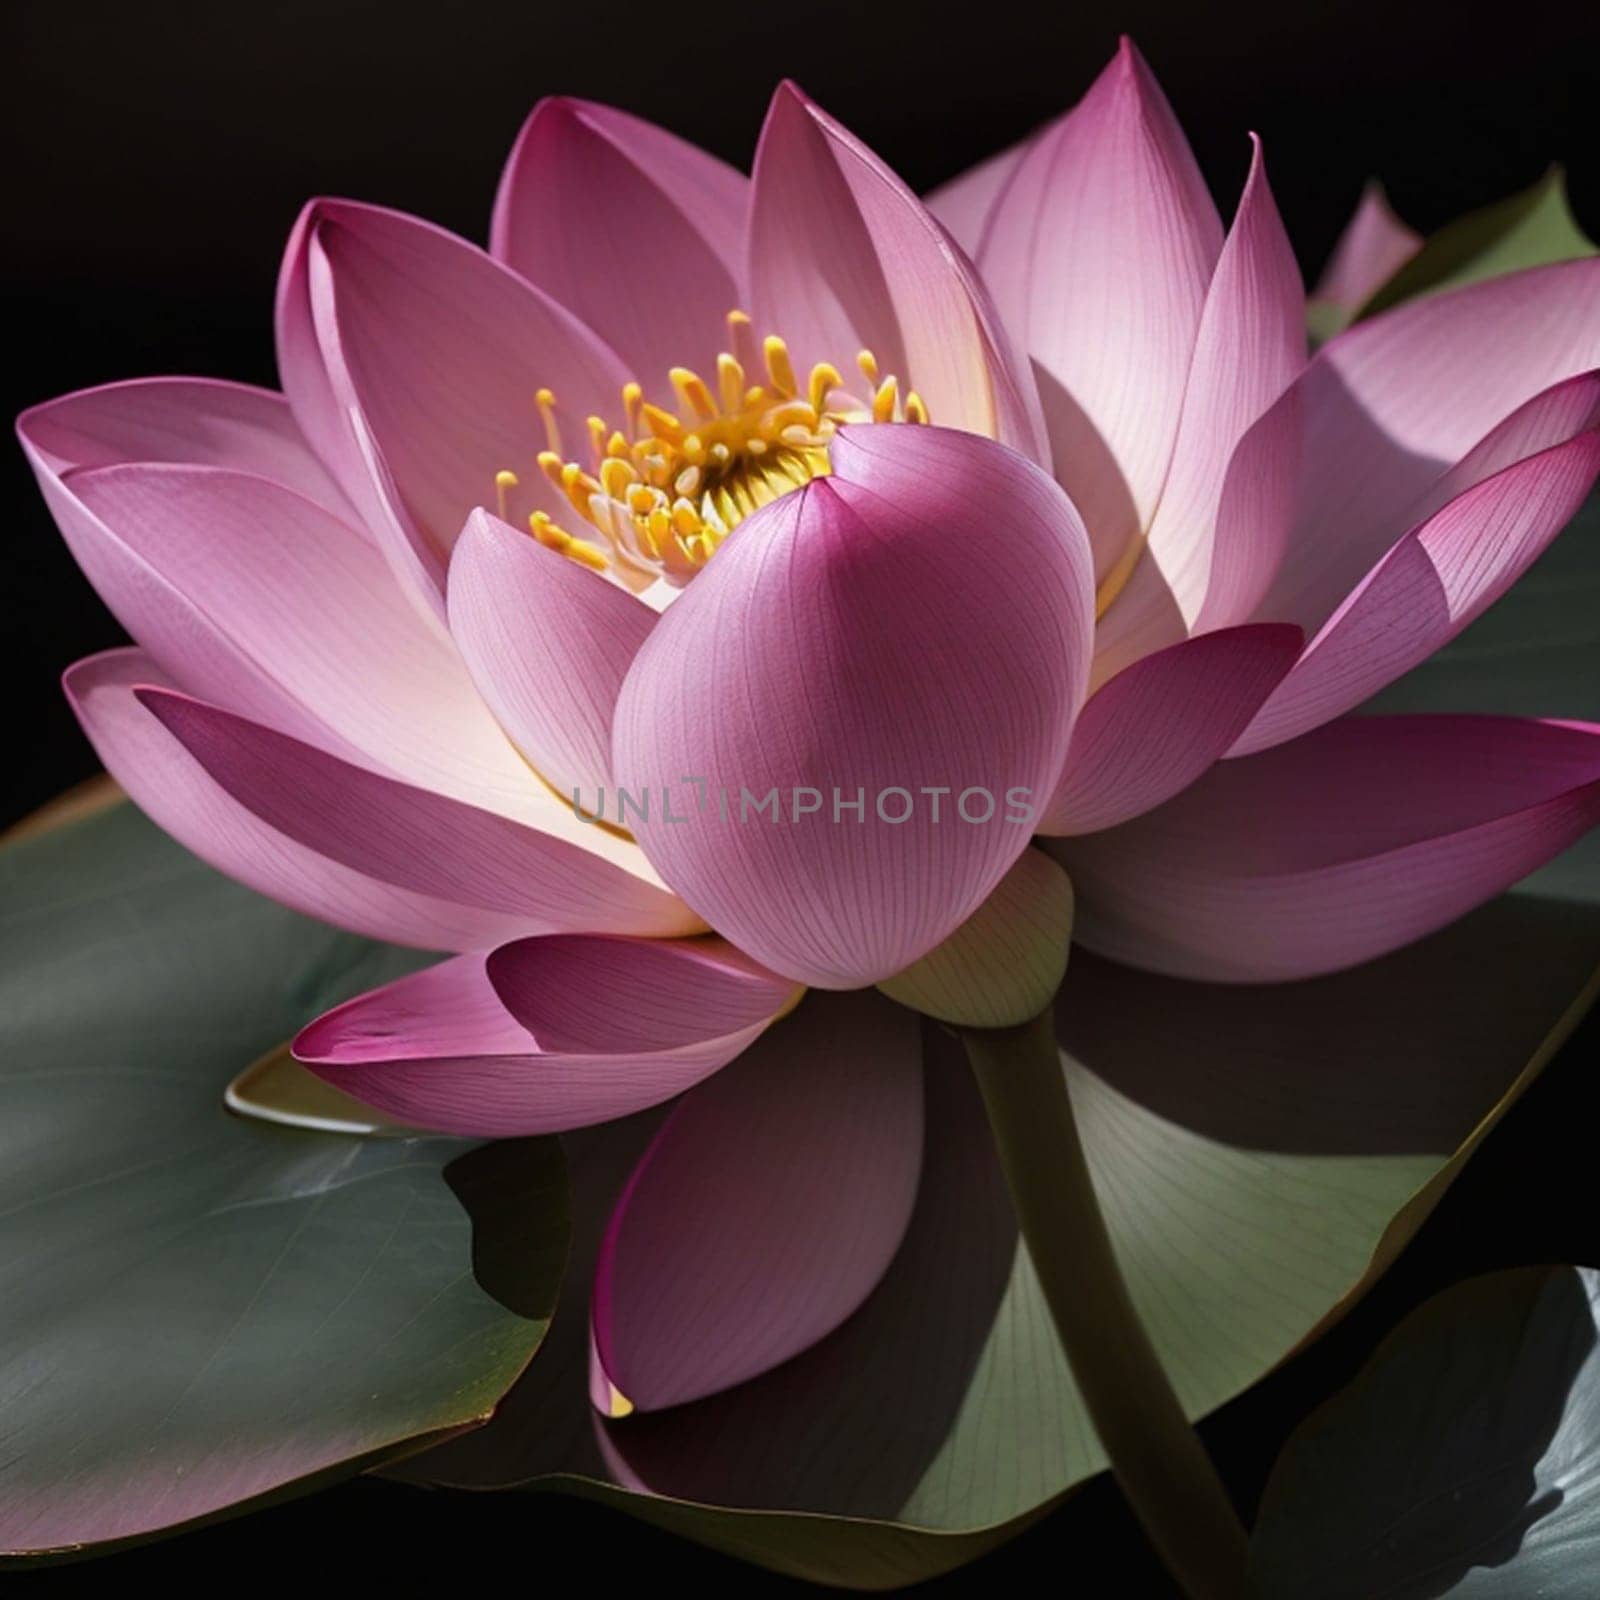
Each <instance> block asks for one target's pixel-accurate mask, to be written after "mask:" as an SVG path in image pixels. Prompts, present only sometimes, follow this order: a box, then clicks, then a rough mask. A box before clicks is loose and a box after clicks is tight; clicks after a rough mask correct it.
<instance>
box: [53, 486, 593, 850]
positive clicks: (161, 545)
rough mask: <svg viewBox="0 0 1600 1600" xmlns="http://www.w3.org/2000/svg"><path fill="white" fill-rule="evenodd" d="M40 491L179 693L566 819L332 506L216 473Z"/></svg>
mask: <svg viewBox="0 0 1600 1600" xmlns="http://www.w3.org/2000/svg"><path fill="white" fill-rule="evenodd" d="M45 489H46V495H47V497H48V498H50V499H51V502H52V506H53V508H54V509H55V510H56V513H57V518H58V520H59V521H60V523H61V526H62V530H63V532H64V533H65V534H66V537H67V540H68V543H69V544H70V545H71V546H72V548H73V551H74V554H76V555H77V556H78V559H79V561H80V563H81V564H82V565H83V567H84V569H85V571H86V572H88V574H89V577H90V579H91V581H92V582H93V583H94V585H95V587H96V588H97V589H98V590H99V591H100V593H101V595H102V597H103V598H104V599H105V601H106V603H107V604H108V605H109V606H110V607H111V609H112V610H113V611H114V612H115V613H116V615H117V618H118V620H119V621H121V622H122V624H123V626H124V627H126V628H127V629H128V631H129V632H130V633H131V634H132V635H133V636H134V638H135V639H136V640H138V642H139V643H140V644H142V645H144V646H145V648H146V649H148V650H149V651H150V652H151V654H152V655H153V656H155V658H156V659H157V660H158V661H160V662H161V664H162V665H163V666H164V667H165V668H166V669H167V671H168V672H169V673H171V674H172V676H173V677H174V678H175V679H176V680H177V681H178V682H179V683H180V684H181V685H182V686H183V687H184V688H186V689H188V690H190V691H191V692H192V693H195V694H199V695H201V696H203V697H205V698H206V699H210V700H216V701H219V702H221V703H223V704H225V705H227V706H229V707H231V708H232V709H234V710H237V711H240V712H243V713H244V714H246V715H248V716H250V717H253V718H255V719H256V720H257V721H264V722H267V723H270V724H271V725H272V726H274V727H278V728H282V729H283V730H284V731H285V732H288V733H293V734H295V735H296V736H297V737H299V738H304V739H309V740H311V741H312V742H313V743H316V744H319V745H322V746H324V747H326V748H331V749H335V750H336V751H337V752H338V753H339V754H341V755H346V756H349V757H351V758H353V759H356V760H358V761H361V762H363V763H365V764H370V765H374V766H377V767H379V768H381V769H383V770H385V771H387V772H389V773H391V774H393V775H394V776H396V777H400V778H404V779H406V780H407V781H408V782H411V783H417V784H421V785H423V786H424V787H427V788H430V789H438V790H441V791H443V792H444V793H447V794H451V795H454V796H455V797H456V798H457V799H463V800H467V801H470V802H472V803H473V804H477V805H484V806H487V807H488V808H490V809H491V810H497V811H504V812H507V813H509V814H511V815H515V816H518V817H520V818H522V819H523V820H527V821H535V820H538V819H540V818H541V817H542V816H543V815H544V814H546V813H549V814H551V817H552V820H551V822H550V823H549V825H550V826H553V827H561V826H563V825H564V819H563V818H562V817H560V816H556V815H554V813H555V812H557V811H559V810H561V809H562V808H556V807H552V806H550V805H549V804H547V802H546V797H544V796H543V795H542V794H541V793H540V788H539V785H538V783H537V782H536V781H535V780H534V779H533V778H532V777H531V776H530V774H529V773H528V771H527V769H526V767H525V766H524V764H523V763H522V762H521V761H520V760H519V759H518V757H517V754H516V752H515V750H513V749H512V748H511V747H510V746H509V745H508V744H507V742H506V739H505V736H504V734H503V733H502V732H501V731H500V729H499V727H498V726H497V725H496V723H495V720H494V718H493V717H492V716H491V715H490V714H489V711H488V710H487V708H486V707H485V706H484V705H483V702H482V700H481V699H480V698H479V696H478V694H477V691H476V690H475V689H474V688H473V686H472V680H471V679H470V678H469V677H468V675H467V672H466V670H465V668H464V667H463V666H462V664H461V661H460V659H459V658H458V657H457V655H456V652H455V650H454V649H453V648H452V646H451V644H450V641H449V640H448V639H447V638H445V637H443V636H441V635H440V634H439V633H437V632H436V631H435V630H434V629H433V628H432V627H431V626H430V625H429V624H428V623H427V622H426V621H424V619H423V618H422V617H421V616H420V615H419V614H418V613H417V611H416V610H415V608H414V607H412V606H411V605H410V604H409V603H408V601H407V600H406V598H405V596H404V595H403V594H402V593H401V592H400V590H399V588H398V586H397V585H396V584H395V582H394V578H393V574H392V573H391V571H390V569H389V567H388V564H387V563H386V562H385V561H384V559H383V557H382V555H381V554H380V553H379V552H378V551H377V550H376V549H374V547H373V546H372V545H371V543H369V542H368V541H367V540H365V539H362V538H360V537H358V536H357V535H356V534H355V532H354V531H353V530H352V529H351V528H350V527H349V526H348V524H346V523H342V522H340V521H338V520H336V519H335V518H334V517H333V516H332V515H331V514H330V513H329V512H327V511H326V510H324V509H323V508H322V507H320V506H317V505H314V504H313V503H312V502H311V501H309V500H307V499H305V498H304V497H303V496H301V495H298V494H296V493H294V492H293V491H292V490H290V489H288V488H285V487H283V486H282V485H280V484H276V483H269V482H267V481H266V480H265V479H262V478H257V477H253V476H250V475H248V474H245V473H240V472H233V471H228V470H224V469H222V468H218V467H199V466H187V465H166V464H157V465H124V466H113V467H96V468H89V469H85V470H80V471H78V472H74V473H70V474H68V476H67V477H66V478H65V479H64V480H59V481H56V482H53V483H52V482H48V481H47V482H46V483H45ZM593 832H594V830H592V829H587V828H585V829H583V835H582V836H583V840H584V842H585V843H587V841H588V839H589V837H590V836H591V835H592V834H593Z"/></svg>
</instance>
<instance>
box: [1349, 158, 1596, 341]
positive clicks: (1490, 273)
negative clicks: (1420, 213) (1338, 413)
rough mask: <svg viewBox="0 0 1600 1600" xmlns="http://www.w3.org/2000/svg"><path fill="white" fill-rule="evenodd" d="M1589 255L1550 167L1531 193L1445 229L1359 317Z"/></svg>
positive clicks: (1559, 175)
mask: <svg viewBox="0 0 1600 1600" xmlns="http://www.w3.org/2000/svg"><path fill="white" fill-rule="evenodd" d="M1595 253H1596V246H1595V245H1594V243H1593V241H1591V240H1590V239H1589V238H1588V237H1587V235H1585V233H1584V232H1583V230H1582V229H1581V228H1580V227H1579V226H1578V223H1577V219H1576V218H1575V217H1574V216H1573V215H1572V207H1571V205H1570V204H1569V203H1568V201H1567V181H1566V174H1565V173H1564V172H1563V171H1562V170H1561V168H1560V167H1552V168H1551V169H1550V170H1549V171H1548V172H1547V173H1546V174H1545V175H1544V176H1543V177H1542V178H1541V179H1540V180H1539V181H1538V182H1537V183H1536V184H1534V185H1532V187H1530V188H1527V189H1524V190H1522V191H1521V192H1520V193H1518V194H1514V195H1509V196H1507V198H1506V199H1504V200H1497V201H1495V202H1494V204H1493V205H1488V206H1484V207H1483V208H1482V209H1481V210H1478V211H1471V212H1468V213H1467V215H1466V216H1464V217H1457V218H1456V220H1455V221H1454V222H1450V223H1447V224H1446V225H1445V226H1444V227H1442V228H1441V229H1440V230H1439V231H1438V232H1437V233H1436V234H1434V235H1433V236H1432V237H1431V238H1430V239H1429V240H1428V241H1427V243H1426V244H1424V245H1423V247H1422V248H1421V250H1419V251H1418V252H1417V253H1416V255H1414V256H1413V257H1412V258H1411V259H1410V260H1409V261H1408V262H1406V264H1405V265H1404V266H1403V267H1401V268H1400V270H1399V271H1398V272H1396V273H1395V275H1394V276H1393V277H1392V278H1390V279H1389V281H1388V282H1387V283H1385V284H1384V285H1383V287H1382V288H1380V289H1379V290H1378V291H1377V293H1376V294H1374V295H1373V296H1372V298H1371V299H1370V300H1369V301H1368V302H1367V303H1366V305H1364V306H1363V307H1362V308H1361V311H1360V313H1359V316H1360V317H1371V316H1375V315H1376V314H1377V313H1378V312H1380V311H1387V310H1388V309H1389V307H1390V306H1397V305H1399V304H1400V302H1401V301H1402V300H1414V299H1416V298H1417V297H1418V296H1419V295H1424V294H1437V293H1438V292H1439V291H1440V290H1443V289H1460V288H1462V287H1464V286H1465V285H1466V284H1469V283H1477V282H1479V281H1481V280H1482V279H1484V278H1497V277H1499V276H1501V274H1503V273H1507V272H1517V271H1519V270H1521V269H1522V268H1524V267H1543V266H1548V265H1550V264H1551V263H1553V262H1556V261H1571V260H1574V259H1576V258H1577V257H1579V256H1592V255H1594V254H1595Z"/></svg>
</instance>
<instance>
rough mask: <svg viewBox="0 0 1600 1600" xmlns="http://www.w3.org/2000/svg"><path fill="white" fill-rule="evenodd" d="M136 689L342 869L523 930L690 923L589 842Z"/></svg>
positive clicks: (183, 698)
mask: <svg viewBox="0 0 1600 1600" xmlns="http://www.w3.org/2000/svg"><path fill="white" fill-rule="evenodd" d="M138 698H139V699H140V701H141V702H142V703H143V704H144V705H146V706H148V707H149V708H150V710H151V711H153V712H154V713H155V715H156V716H157V717H159V718H160V720H161V721H162V723H164V724H165V726H166V727H167V729H168V730H169V731H170V732H171V733H172V734H173V735H174V737H176V738H177V739H178V740H179V741H180V743H182V745H183V746H184V748H185V749H186V750H188V752H189V753H190V755H192V756H193V757H194V759H195V760H196V761H198V762H199V763H200V765H201V766H202V767H204V768H205V770H206V771H207V772H208V773H209V774H210V775H211V776H212V777H213V778H214V779H215V780H216V781H217V783H218V784H220V785H221V787H222V788H223V789H225V790H226V791H227V792H228V793H229V794H230V795H232V796H233V798H234V799H235V800H237V801H238V802H239V803H240V804H241V805H243V806H245V807H246V808H247V809H248V810H250V811H251V812H253V813H254V814H255V815H256V816H257V817H259V818H260V819H261V820H262V821H263V822H265V823H267V824H268V826H270V827H273V828H276V829H277V830H278V831H279V832H280V833H283V834H286V835H287V836H288V837H289V838H291V839H293V840H294V841H296V843H298V844H302V845H304V846H306V848H308V849H310V850H314V851H316V852H317V853H318V854H319V855H323V856H327V857H328V858H329V859H330V860H333V861H337V862H339V863H340V864H341V865H343V866H346V867H349V868H351V869H352V870H353V871H356V872H361V873H364V874H365V875H366V876H368V877H371V878H377V879H378V880H379V881H380V882H383V883H390V884H393V885H394V886H395V887H396V888H399V889H405V890H407V891H409V892H411V893H413V894H421V895H427V896H430V897H433V898H436V899H442V900H449V901H453V902H459V903H460V904H463V905H471V906H480V907H482V908H484V909H485V910H488V911H495V912H500V913H502V914H505V915H510V916H515V917H517V918H519V919H521V920H522V923H523V927H524V929H525V930H528V931H540V932H619V933H640V934H654V935H662V936H665V935H672V934H680V933H692V932H696V931H698V928H699V925H698V924H697V922H696V921H695V919H694V918H693V917H692V916H690V915H689V914H688V912H687V911H686V910H685V908H684V906H683V905H682V903H681V902H680V901H678V900H677V899H675V898H674V897H673V896H672V895H671V894H669V893H667V892H666V891H665V890H664V889H662V888H660V887H658V886H657V885H656V884H654V883H651V882H648V881H647V880H646V879H645V878H644V877H642V876H637V875H635V874H634V873H632V872H630V871H628V870H627V869H626V868H625V867H623V866H620V865H618V864H616V863H615V862H614V861H612V860H609V859H607V858H606V856H604V855H602V854H600V853H599V848H598V846H597V849H596V850H595V851H589V850H585V849H583V848H582V847H581V846H579V845H578V844H575V843H573V842H571V841H570V840H568V839H564V838H558V837H556V836H555V835H553V834H550V833H544V832H540V831H538V830H537V829H534V828H530V827H526V826H524V825H523V824H522V823H520V822H515V821H513V820H512V819H511V818H509V817H504V816H500V815H498V814H496V813H494V812H490V811H481V810H479V809H477V808H476V807H474V806H470V805H465V804H463V803H462V802H461V801H458V800H452V799H450V798H448V797H447V796H445V795H442V794H436V793H433V792H432V791H430V790H427V789H419V788H415V787H413V786H412V785H410V784H406V783H399V782H396V781H395V780H394V779H392V778H386V777H384V776H382V775H381V774H380V773H376V772H372V771H369V770H368V769H366V768H365V767H359V766H355V765H353V764H351V763H350V762H348V761H344V760H341V759H340V758H339V757H338V756H334V755H329V754H327V753H326V752H325V751H322V750H319V749H317V748H316V747H315V746H313V745H309V744H306V743H304V742H302V741H301V740H299V739H295V738H291V737H290V736H289V735H288V734H285V733H279V732H277V731H276V730H275V729H272V728H268V727H265V726H263V725H262V724H260V723H256V722H251V721H249V720H248V719H246V718H244V717H240V716H235V715H234V714H233V713H232V712H229V711H224V710H222V709H221V708H220V707H218V706H212V705H207V704H206V703H205V702H204V701H203V700H195V699H191V698H190V697H189V696H187V695H181V694H174V693H171V692H169V691H167V690H163V689H159V688H151V689H141V690H140V691H139V692H138ZM550 806H551V808H552V809H553V810H565V808H564V807H560V806H559V805H558V803H557V802H556V801H555V800H554V798H553V797H552V799H551V800H550ZM591 831H592V832H593V834H594V835H595V837H596V839H597V841H599V840H602V839H609V837H610V836H609V835H607V834H605V833H604V831H603V830H602V829H599V828H594V829H592V830H591ZM613 842H615V843H622V841H620V840H619V841H613Z"/></svg>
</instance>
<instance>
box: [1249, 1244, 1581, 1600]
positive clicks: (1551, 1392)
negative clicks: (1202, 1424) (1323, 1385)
mask: <svg viewBox="0 0 1600 1600" xmlns="http://www.w3.org/2000/svg"><path fill="white" fill-rule="evenodd" d="M1597 1324H1600V1274H1597V1273H1595V1272H1593V1271H1589V1270H1586V1269H1579V1268H1576V1267H1528V1268H1523V1269H1521V1270H1519V1271H1514V1272H1496V1273H1491V1274H1489V1275H1488V1276H1486V1277H1482V1278H1474V1279H1471V1280H1470V1281H1468V1282H1466V1283H1460V1284H1457V1285H1455V1287H1454V1288H1451V1289H1448V1290H1446V1291H1445V1293H1443V1294H1441V1295H1438V1296H1436V1297H1435V1298H1434V1299H1432V1300H1430V1301H1429V1302H1428V1303H1427V1304H1426V1305H1424V1306H1423V1307H1422V1308H1421V1309H1420V1310H1418V1311H1415V1312H1413V1313H1412V1314H1411V1316H1409V1317H1407V1318H1406V1320H1405V1321H1404V1322H1403V1323H1401V1324H1400V1326H1399V1327H1398V1328H1397V1329H1396V1330H1395V1331H1394V1332H1393V1333H1392V1334H1390V1335H1389V1337H1388V1338H1387V1339H1386V1340H1385V1341H1384V1342H1383V1344H1382V1345H1380V1346H1379V1348H1378V1350H1377V1352H1376V1353H1375V1354H1374V1355H1373V1357H1372V1359H1371V1360H1370V1361H1369V1362H1368V1363H1367V1365H1366V1367H1365V1368H1364V1369H1363V1370H1362V1372H1361V1373H1360V1374H1359V1375H1358V1376H1357V1378H1356V1380H1355V1382H1353V1383H1352V1384H1351V1385H1350V1386H1349V1388H1347V1389H1345V1390H1343V1391H1342V1392H1341V1393H1339V1394H1337V1395H1335V1396H1334V1397H1333V1399H1331V1400H1330V1401H1328V1403H1327V1404H1326V1405H1324V1406H1323V1407H1321V1409H1320V1410H1318V1411H1317V1412H1315V1413H1314V1414H1313V1415H1312V1416H1311V1417H1309V1418H1308V1419H1307V1420H1306V1421H1305V1422H1304V1423H1303V1424H1302V1425H1301V1426H1300V1427H1299V1428H1298V1429H1297V1430H1296V1432H1295V1433H1294V1435H1293V1437H1291V1439H1290V1440H1289V1443H1288V1445H1287V1446H1286V1447H1285V1449H1284V1452H1283V1454H1282V1456H1281V1457H1280V1458H1279V1460H1278V1464H1277V1466H1276V1467H1275V1468H1274V1469H1273V1473H1272V1477H1271V1479H1270V1480H1269V1481H1268V1484H1267V1489H1266V1494H1265V1497H1264V1498H1263V1500H1262V1504H1261V1514H1260V1519H1259V1521H1258V1522H1257V1525H1256V1535H1255V1540H1254V1545H1253V1550H1252V1570H1253V1573H1254V1577H1255V1581H1256V1584H1257V1587H1258V1591H1259V1593H1260V1595H1261V1596H1262V1600H1369V1597H1370V1596H1373V1595H1383V1596H1385V1597H1386V1600H1434V1597H1436V1596H1440V1595H1458V1596H1460V1597H1462V1600H1592V1597H1593V1595H1594V1592H1595V1584H1596V1573H1597V1571H1600V1325H1597Z"/></svg>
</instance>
